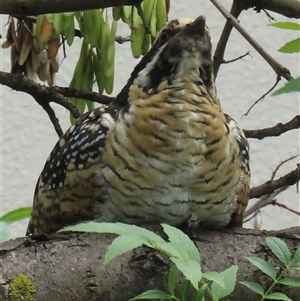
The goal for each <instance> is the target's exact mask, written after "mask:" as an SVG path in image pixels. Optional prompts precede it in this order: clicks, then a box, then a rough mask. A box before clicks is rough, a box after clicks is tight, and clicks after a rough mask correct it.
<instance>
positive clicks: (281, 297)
mask: <svg viewBox="0 0 300 301" xmlns="http://www.w3.org/2000/svg"><path fill="white" fill-rule="evenodd" d="M265 298H266V299H267V300H285V301H293V300H292V299H290V298H289V297H288V296H287V295H285V294H282V293H277V292H275V293H271V294H269V295H267V296H266V297H265Z"/></svg>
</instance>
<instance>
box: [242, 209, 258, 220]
mask: <svg viewBox="0 0 300 301" xmlns="http://www.w3.org/2000/svg"><path fill="white" fill-rule="evenodd" d="M259 213H260V211H259V209H258V210H256V211H255V212H254V213H253V214H252V215H251V216H249V217H248V218H245V217H246V214H245V216H244V221H243V223H247V222H250V221H251V220H252V219H253V218H255V216H256V215H258V214H259Z"/></svg>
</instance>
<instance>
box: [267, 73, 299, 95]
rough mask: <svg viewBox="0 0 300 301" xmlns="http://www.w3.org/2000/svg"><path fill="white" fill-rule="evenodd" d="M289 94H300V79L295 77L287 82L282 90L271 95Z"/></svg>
mask: <svg viewBox="0 0 300 301" xmlns="http://www.w3.org/2000/svg"><path fill="white" fill-rule="evenodd" d="M291 92H300V77H297V78H295V79H292V80H290V81H289V82H287V83H286V84H285V85H284V86H283V87H282V88H280V89H278V90H276V91H275V92H274V93H272V96H276V95H279V94H283V93H291Z"/></svg>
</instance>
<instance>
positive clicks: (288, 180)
mask: <svg viewBox="0 0 300 301" xmlns="http://www.w3.org/2000/svg"><path fill="white" fill-rule="evenodd" d="M299 179H300V169H299V167H297V168H296V169H295V170H293V171H291V172H290V173H288V174H286V175H285V176H283V177H281V178H279V179H277V180H274V181H267V182H265V183H264V184H262V185H259V186H257V187H253V188H251V190H250V199H253V198H259V197H261V196H263V195H266V194H270V193H273V192H274V191H275V190H276V189H278V188H281V187H286V186H291V185H294V184H296V183H297V182H299Z"/></svg>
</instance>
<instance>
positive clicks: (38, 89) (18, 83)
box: [0, 71, 81, 118]
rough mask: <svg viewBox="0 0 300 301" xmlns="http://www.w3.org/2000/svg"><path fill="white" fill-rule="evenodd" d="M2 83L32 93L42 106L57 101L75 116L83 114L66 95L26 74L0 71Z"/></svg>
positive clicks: (0, 82) (0, 81)
mask: <svg viewBox="0 0 300 301" xmlns="http://www.w3.org/2000/svg"><path fill="white" fill-rule="evenodd" d="M0 84H2V85H5V86H8V87H10V88H12V89H14V90H16V91H21V92H25V93H27V94H29V95H31V96H32V97H33V98H34V99H35V100H36V102H37V103H39V104H40V105H41V106H42V107H44V105H46V104H48V105H49V103H50V102H55V103H57V104H59V105H61V106H63V107H64V108H66V109H67V110H69V111H70V112H71V114H72V115H73V117H74V118H79V117H80V116H81V113H80V111H79V110H78V108H77V107H76V106H75V105H74V104H73V103H72V102H71V101H69V100H68V99H67V98H66V97H64V96H62V95H61V94H58V93H56V92H54V91H53V90H52V88H49V87H46V86H43V85H40V84H37V83H35V82H33V81H32V80H30V79H29V78H28V77H27V76H25V75H21V74H12V73H7V72H3V71H0Z"/></svg>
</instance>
